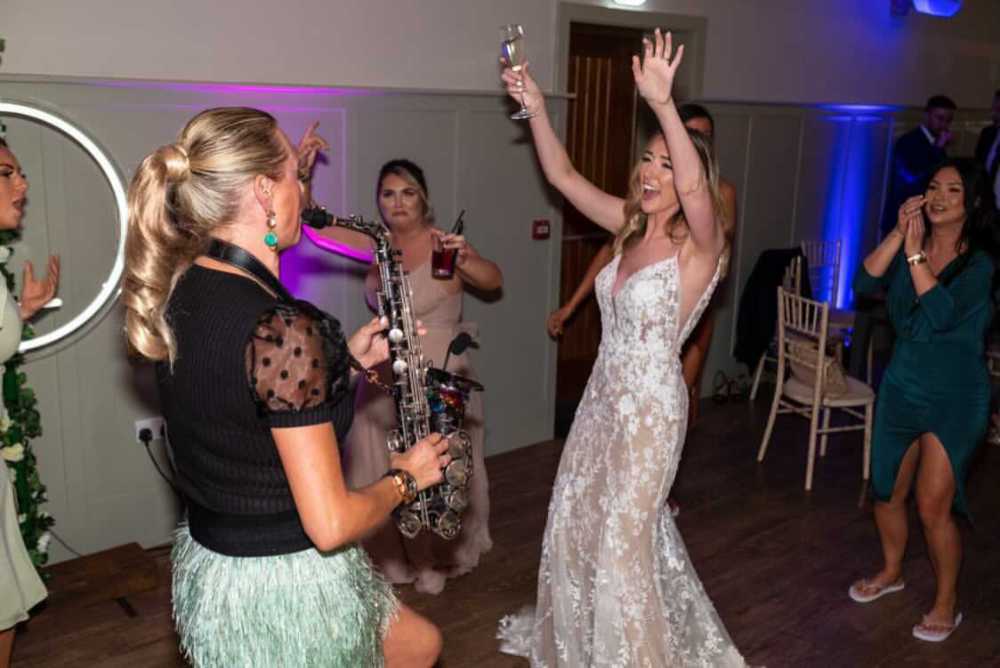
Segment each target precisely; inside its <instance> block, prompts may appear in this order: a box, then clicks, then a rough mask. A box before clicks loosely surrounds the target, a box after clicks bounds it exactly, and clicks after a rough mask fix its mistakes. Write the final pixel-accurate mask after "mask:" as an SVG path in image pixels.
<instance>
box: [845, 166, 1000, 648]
mask: <svg viewBox="0 0 1000 668" xmlns="http://www.w3.org/2000/svg"><path fill="white" fill-rule="evenodd" d="M995 213H996V211H995V208H994V205H993V196H992V192H990V190H989V188H988V186H987V179H986V175H985V173H984V172H983V170H982V169H981V168H980V167H979V166H978V165H976V164H975V163H973V162H972V161H971V160H950V161H948V162H946V163H944V165H942V166H941V167H940V168H938V170H937V171H936V172H935V174H934V177H933V178H932V179H931V182H930V185H929V186H928V189H927V192H926V194H925V195H921V196H916V197H911V198H910V199H908V200H907V201H906V202H904V203H903V206H901V207H900V209H899V218H898V224H897V226H896V227H895V228H893V230H892V231H891V232H890V233H889V234H888V235H887V236H886V237H885V238H884V239H883V240H882V243H881V244H880V245H879V246H878V248H876V249H875V250H874V251H873V252H872V253H871V255H869V256H868V257H867V258H865V261H864V264H863V266H862V267H861V268H860V269H859V270H858V274H857V276H856V277H855V280H854V290H855V293H857V294H864V293H872V292H876V291H878V290H882V289H884V290H886V292H887V308H888V311H889V317H890V319H891V320H892V324H893V327H894V328H895V330H896V345H895V349H894V350H893V354H892V360H891V361H890V363H889V367H888V369H886V372H885V376H884V377H883V380H882V384H881V385H880V387H879V396H878V405H877V408H876V412H875V434H874V438H873V441H872V489H873V492H874V496H875V524H876V525H877V527H878V532H879V538H880V539H881V542H882V553H883V558H884V560H885V563H884V565H883V567H882V570H880V571H879V572H878V573H877V574H876V575H875V576H874V577H872V578H869V579H863V580H859V581H857V582H855V583H854V584H853V585H851V588H850V596H851V598H852V599H854V600H855V601H857V602H859V603H868V602H871V601H874V600H875V599H877V598H880V597H881V596H884V595H885V594H890V593H892V592H896V591H899V590H901V589H902V588H903V586H904V583H903V577H902V561H903V553H904V551H905V549H906V541H907V536H908V532H909V527H908V523H907V510H906V499H907V497H908V495H909V493H910V490H911V489H915V491H916V498H917V506H918V509H919V515H920V519H921V522H922V524H923V528H924V535H925V536H926V539H927V546H928V549H929V552H930V557H931V562H932V564H933V566H934V572H935V576H936V579H937V591H936V596H935V599H934V605H933V607H932V608H931V610H930V612H928V613H927V614H926V615H925V616H924V618H923V619H922V620H921V621H920V622H919V623H918V624H916V625H915V626H914V627H913V635H914V636H915V637H917V638H919V639H921V640H929V641H941V640H944V639H945V638H947V637H948V636H949V635H950V634H951V632H952V631H953V630H954V629H955V627H957V626H958V624H959V623H960V622H961V618H962V616H961V613H959V612H958V610H957V609H956V598H957V596H956V583H957V580H958V570H959V565H960V563H961V557H962V544H961V537H960V535H959V532H958V527H957V526H956V524H955V520H954V517H953V512H956V513H960V514H967V507H966V499H965V477H966V473H967V469H968V465H969V462H970V461H971V459H972V455H973V453H974V452H975V450H976V448H977V446H978V445H979V444H980V443H981V442H982V440H983V436H984V435H985V433H986V424H987V418H988V415H989V407H990V383H989V377H988V375H987V371H986V361H985V357H984V350H983V348H984V341H985V336H986V331H987V328H988V327H989V324H990V319H991V317H992V315H993V304H992V299H991V295H992V285H993V279H994V258H995V256H996V252H995V243H994V241H993V220H994V218H995ZM925 221H926V223H925Z"/></svg>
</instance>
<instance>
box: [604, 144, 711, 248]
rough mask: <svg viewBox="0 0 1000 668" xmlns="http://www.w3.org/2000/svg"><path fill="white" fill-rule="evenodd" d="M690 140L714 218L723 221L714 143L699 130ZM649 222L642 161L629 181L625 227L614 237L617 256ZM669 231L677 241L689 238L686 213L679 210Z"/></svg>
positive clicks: (668, 227) (643, 230) (633, 171)
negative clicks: (643, 184)
mask: <svg viewBox="0 0 1000 668" xmlns="http://www.w3.org/2000/svg"><path fill="white" fill-rule="evenodd" d="M661 136H662V135H661ZM688 137H690V138H691V142H692V143H693V144H694V148H695V151H696V152H697V153H698V160H699V161H700V162H701V175H702V178H704V179H705V180H706V181H707V184H706V185H707V186H708V192H709V195H711V198H712V210H713V211H714V212H715V217H716V218H717V219H719V220H721V219H722V216H723V211H724V209H725V206H724V204H723V201H722V195H721V194H720V193H719V164H718V162H716V160H715V153H714V151H713V150H712V143H711V140H710V139H708V138H707V137H706V136H705V135H703V134H702V133H700V132H698V131H697V130H690V129H689V130H688ZM654 138H655V136H654ZM650 141H652V139H650ZM647 145H648V142H647ZM647 220H648V216H647V215H646V214H645V213H643V211H642V161H639V162H638V163H636V165H635V167H634V168H633V169H632V175H631V177H629V184H628V195H627V196H626V197H625V225H624V226H622V228H621V229H620V230H619V231H618V234H616V235H615V243H614V249H615V254H618V253H621V252H622V250H623V249H624V248H625V247H626V246H627V245H628V244H629V243H630V242H632V241H633V240H635V239H637V238H641V237H642V235H643V234H645V233H646V224H647ZM667 230H668V232H669V234H670V236H671V238H672V239H674V240H675V241H676V240H679V239H683V238H684V237H685V236H687V234H688V227H687V220H686V219H685V218H684V209H682V208H678V210H677V213H676V214H674V216H673V218H671V219H670V222H669V224H668V226H667Z"/></svg>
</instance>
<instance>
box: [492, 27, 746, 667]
mask: <svg viewBox="0 0 1000 668" xmlns="http://www.w3.org/2000/svg"><path fill="white" fill-rule="evenodd" d="M671 51H672V49H671V44H670V35H669V34H668V35H667V36H666V39H664V38H663V37H662V36H661V35H660V33H659V31H656V33H655V44H654V43H650V42H647V43H646V44H645V53H644V58H643V60H642V62H641V64H640V63H639V62H638V59H635V60H634V61H633V71H634V74H635V79H636V85H637V87H638V89H639V93H640V94H641V95H642V96H643V97H644V98H645V99H646V101H647V102H648V103H649V104H650V106H651V107H652V109H653V111H654V112H655V113H656V116H657V118H658V120H659V121H660V126H661V128H662V130H663V135H658V136H657V137H655V138H654V139H653V140H652V141H651V142H650V143H649V144H648V146H647V149H646V151H645V153H644V154H643V157H642V162H640V164H639V165H638V167H637V168H636V170H635V172H634V174H633V177H632V184H631V186H630V195H629V197H628V199H627V200H622V199H620V198H616V197H613V196H611V195H608V194H607V193H604V192H602V191H601V190H599V189H598V188H597V187H596V186H594V185H593V184H591V183H590V182H588V181H587V180H586V179H584V178H583V177H582V176H581V175H580V174H579V173H578V172H577V171H576V170H575V169H574V168H573V166H572V164H571V163H570V161H569V158H568V156H567V155H566V152H565V150H564V149H563V147H562V145H561V144H560V143H559V140H558V138H557V137H556V135H555V133H554V132H553V130H552V127H551V125H550V123H549V119H548V117H547V114H546V113H545V108H544V100H543V98H542V95H541V93H540V92H539V89H538V86H537V85H536V84H535V82H534V81H533V80H532V79H531V77H530V75H529V74H527V73H525V72H524V71H521V72H513V71H512V70H510V69H508V70H505V72H504V75H503V78H504V81H505V82H506V83H507V86H508V91H509V92H510V93H511V94H512V95H513V96H514V97H515V98H516V99H518V100H519V101H520V99H521V96H522V95H523V97H524V101H525V104H526V105H527V106H528V108H529V109H530V110H532V111H535V112H537V114H536V116H535V117H534V118H533V119H532V120H531V129H532V134H533V135H534V139H535V145H536V148H537V151H538V155H539V160H540V162H541V164H542V169H543V170H544V172H545V174H546V177H547V178H548V179H549V181H550V182H551V183H552V184H553V185H554V186H555V187H556V188H558V189H559V190H560V191H561V192H562V193H563V195H564V196H565V197H566V198H567V199H569V200H570V201H571V202H572V203H573V204H574V205H575V206H576V207H577V208H578V209H579V210H580V211H581V212H583V213H584V214H585V215H586V216H587V217H589V218H590V219H591V220H593V221H594V222H596V223H598V224H599V225H602V226H603V227H605V228H607V229H609V230H611V231H612V232H614V233H615V234H616V235H617V242H616V250H617V251H618V255H617V257H616V258H615V259H614V260H613V261H612V262H611V263H610V264H609V265H608V266H607V267H605V268H604V269H603V270H602V271H601V273H600V274H599V275H598V277H597V282H596V293H597V299H598V303H599V305H600V309H601V324H602V327H603V338H602V340H601V346H600V350H599V352H598V357H597V361H596V362H595V364H594V369H593V371H592V373H591V376H590V380H589V382H588V383H587V389H586V391H585V393H584V396H583V400H582V401H581V403H580V407H579V408H578V409H577V413H576V418H575V420H574V423H573V427H572V429H571V430H570V433H569V437H568V438H567V440H566V445H565V449H564V452H563V456H562V461H561V462H560V465H559V472H558V474H557V476H556V481H555V485H554V487H553V490H552V500H551V502H550V505H549V518H548V523H547V526H546V529H545V538H544V542H543V546H542V561H541V565H540V567H539V575H538V587H539V589H538V599H537V606H536V607H535V608H534V609H532V610H525V611H522V612H521V613H519V614H517V615H512V616H509V617H506V618H504V619H503V620H502V621H501V624H500V630H499V633H498V637H499V638H500V639H501V640H502V645H501V650H502V651H505V652H508V653H512V654H517V655H521V656H525V657H528V658H530V660H531V664H532V665H533V666H535V667H536V668H542V667H545V668H554V667H555V666H566V667H573V668H577V667H590V666H601V667H604V666H643V667H647V666H648V667H662V666H700V667H706V668H709V667H710V668H719V667H724V668H728V667H739V666H744V665H745V664H744V661H743V658H742V657H741V656H740V653H739V652H738V651H737V649H736V648H735V646H734V645H733V642H732V640H731V639H730V637H729V635H728V633H727V632H726V630H725V627H724V626H723V624H722V622H721V620H720V619H719V616H718V615H717V614H716V612H715V609H714V607H713V606H712V603H711V601H710V600H709V599H708V596H707V595H706V593H705V590H704V589H703V588H702V585H701V582H700V581H699V580H698V576H697V574H696V573H695V571H694V567H693V566H692V565H691V561H690V559H689V558H688V555H687V550H686V549H685V547H684V541H683V540H682V539H681V536H680V534H679V533H678V531H677V528H676V526H675V525H674V522H673V518H672V517H671V514H670V512H669V509H668V507H667V506H666V505H665V503H664V502H665V500H666V498H667V492H668V491H669V490H670V486H671V485H672V484H673V481H674V475H675V474H676V472H677V464H678V462H679V460H680V456H681V448H682V446H683V444H684V435H685V429H686V420H687V401H688V396H687V392H686V391H685V386H684V382H683V379H682V376H681V364H680V359H679V355H680V350H681V344H682V343H683V342H684V340H685V338H687V336H688V334H690V332H691V330H692V328H693V327H694V325H695V324H696V323H697V321H698V318H699V317H700V316H701V314H702V311H703V310H704V309H705V307H706V305H707V304H708V301H709V299H710V297H711V295H712V292H713V290H714V289H715V286H716V284H717V283H718V281H719V278H720V276H721V274H722V273H723V271H724V266H725V258H726V249H725V239H724V235H723V233H722V230H721V225H720V223H719V221H720V216H719V211H720V205H719V197H718V188H717V186H718V170H717V167H716V166H715V164H714V163H713V161H712V158H711V152H710V150H709V148H708V145H707V143H706V142H705V141H704V140H703V139H702V138H701V136H700V135H698V133H692V134H690V135H689V133H688V132H687V130H686V129H685V128H684V127H683V125H682V123H681V120H680V118H679V117H678V115H677V111H676V108H675V106H674V103H673V100H672V98H671V88H672V83H673V78H674V73H675V72H676V70H677V67H678V65H679V64H680V60H681V57H682V55H683V47H681V48H679V49H678V50H677V52H676V54H674V57H673V60H671V59H670V56H671Z"/></svg>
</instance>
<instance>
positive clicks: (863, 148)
mask: <svg viewBox="0 0 1000 668" xmlns="http://www.w3.org/2000/svg"><path fill="white" fill-rule="evenodd" d="M821 108H822V109H823V110H825V111H831V112H835V113H836V114H837V115H836V116H833V117H830V118H828V119H827V120H829V121H831V122H835V123H838V124H843V127H844V131H843V132H842V133H840V135H839V141H837V143H836V144H835V145H834V146H833V147H832V150H831V152H830V162H829V167H828V170H827V174H828V175H829V176H828V178H829V182H828V185H827V187H826V189H825V192H826V197H827V201H826V202H825V204H824V208H823V232H822V236H823V239H824V240H827V241H833V240H837V239H839V240H840V244H841V248H840V257H841V260H840V277H839V280H838V285H839V288H838V290H837V293H838V294H836V295H832V294H828V293H829V287H828V284H827V282H826V281H823V285H824V287H825V292H826V294H824V292H822V291H819V290H818V291H817V294H816V295H814V296H815V298H816V299H820V300H824V301H827V300H828V301H829V302H830V303H831V304H833V305H834V306H835V307H837V308H850V307H851V305H852V303H853V301H854V293H853V290H851V283H852V282H853V279H854V273H855V272H856V271H857V268H858V264H859V263H860V262H861V260H862V259H863V258H862V257H861V254H862V252H864V251H866V250H867V249H864V248H862V244H863V241H864V238H865V234H866V231H868V230H870V229H871V226H872V225H878V217H879V214H880V213H881V211H878V210H876V209H875V208H873V207H872V202H873V200H880V199H881V197H880V192H879V191H878V189H879V188H880V186H881V178H880V175H881V174H882V165H881V162H880V161H879V157H880V156H881V155H882V153H883V150H884V144H882V142H883V141H884V139H881V137H882V135H880V134H879V133H877V132H875V133H873V132H869V131H868V128H869V127H870V125H869V124H871V123H879V122H885V120H886V116H887V115H888V114H890V113H891V112H892V111H894V110H895V107H892V106H878V105H851V104H843V105H823V106H822V107H821ZM876 161H879V164H876ZM873 216H874V218H873ZM831 283H832V281H831ZM814 289H816V288H815V287H814Z"/></svg>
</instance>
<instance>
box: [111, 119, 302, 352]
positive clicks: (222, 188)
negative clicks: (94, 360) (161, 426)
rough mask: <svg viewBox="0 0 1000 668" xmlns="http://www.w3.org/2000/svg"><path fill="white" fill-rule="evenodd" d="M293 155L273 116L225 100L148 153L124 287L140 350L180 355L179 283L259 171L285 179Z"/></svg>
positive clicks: (135, 181)
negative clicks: (175, 312) (173, 298)
mask: <svg viewBox="0 0 1000 668" xmlns="http://www.w3.org/2000/svg"><path fill="white" fill-rule="evenodd" d="M287 157H288V153H287V149H286V148H285V144H284V143H283V142H282V140H281V137H280V136H279V134H278V130H277V123H276V122H275V120H274V117H273V116H271V115H270V114H267V113H265V112H263V111H259V110H257V109H249V108H244V107H224V108H218V109H209V110H207V111H203V112H202V113H200V114H198V115H197V116H195V117H194V118H193V119H191V121H190V122H188V124H187V125H186V126H185V128H184V130H183V131H181V134H180V137H179V138H178V140H177V142H176V143H175V144H168V145H166V146H161V147H160V148H158V149H157V150H156V151H154V152H153V153H151V154H150V155H148V156H147V157H146V158H145V160H143V161H142V164H141V165H140V166H139V168H138V169H137V170H136V172H135V175H134V176H133V178H132V183H131V185H130V186H129V193H128V207H129V221H128V239H127V240H126V244H125V283H124V287H123V291H122V302H123V303H124V305H125V309H126V313H125V333H126V336H127V338H128V342H129V345H130V346H131V348H132V349H133V350H134V351H135V352H136V353H138V354H139V355H141V356H143V357H145V358H147V359H150V360H156V361H159V360H169V361H170V362H171V363H173V361H174V359H175V358H176V355H177V348H176V345H175V342H174V337H173V333H172V331H171V329H170V323H169V322H168V320H167V305H168V303H169V300H170V295H171V294H172V293H173V290H174V286H175V285H176V284H177V281H178V279H179V278H180V277H181V275H182V274H183V273H184V272H185V271H186V270H187V269H188V267H190V266H191V263H192V262H194V260H195V258H197V257H198V255H200V254H201V253H202V252H204V250H205V249H206V247H207V246H208V242H209V240H210V238H211V237H212V236H213V232H214V231H215V230H217V229H218V228H219V227H221V226H224V225H227V224H230V223H232V222H234V220H235V218H236V216H237V214H238V212H239V206H240V200H241V196H242V194H243V192H244V189H245V187H246V185H247V184H248V183H249V182H250V181H251V180H252V179H253V178H254V177H255V176H257V175H258V174H264V175H266V176H268V177H270V178H272V179H275V180H279V179H280V178H281V166H282V163H283V162H284V161H285V160H286V159H287Z"/></svg>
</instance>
